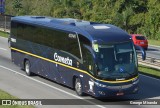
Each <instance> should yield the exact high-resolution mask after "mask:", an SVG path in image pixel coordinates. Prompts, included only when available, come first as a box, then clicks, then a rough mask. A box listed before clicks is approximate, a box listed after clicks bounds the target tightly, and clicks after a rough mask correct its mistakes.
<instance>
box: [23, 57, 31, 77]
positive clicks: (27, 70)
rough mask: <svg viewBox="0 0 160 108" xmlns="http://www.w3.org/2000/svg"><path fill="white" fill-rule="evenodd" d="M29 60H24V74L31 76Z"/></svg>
mask: <svg viewBox="0 0 160 108" xmlns="http://www.w3.org/2000/svg"><path fill="white" fill-rule="evenodd" d="M30 66H31V65H30V62H29V60H27V61H26V62H25V67H24V68H25V72H26V75H28V76H31V75H32V73H31V71H30Z"/></svg>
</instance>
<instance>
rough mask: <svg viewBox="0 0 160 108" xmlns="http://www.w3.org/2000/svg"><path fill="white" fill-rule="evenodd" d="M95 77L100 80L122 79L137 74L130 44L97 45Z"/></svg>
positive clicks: (134, 56) (133, 53) (134, 57)
mask: <svg viewBox="0 0 160 108" xmlns="http://www.w3.org/2000/svg"><path fill="white" fill-rule="evenodd" d="M96 56H97V68H98V69H97V71H98V73H97V76H98V77H100V78H102V79H115V80H117V79H122V78H124V79H125V78H128V77H131V76H134V75H136V74H137V63H136V62H137V60H136V54H135V50H134V47H133V44H132V43H131V42H125V43H118V44H110V45H99V52H98V53H97V54H96Z"/></svg>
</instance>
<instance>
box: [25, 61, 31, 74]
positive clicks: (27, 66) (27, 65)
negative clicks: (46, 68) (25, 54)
mask: <svg viewBox="0 0 160 108" xmlns="http://www.w3.org/2000/svg"><path fill="white" fill-rule="evenodd" d="M25 69H26V72H27V73H29V71H30V69H29V64H28V63H27V64H26V68H25Z"/></svg>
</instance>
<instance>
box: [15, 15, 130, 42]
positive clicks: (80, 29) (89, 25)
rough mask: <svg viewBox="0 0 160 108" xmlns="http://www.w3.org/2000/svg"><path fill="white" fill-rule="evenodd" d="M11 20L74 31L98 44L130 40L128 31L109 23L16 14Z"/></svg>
mask: <svg viewBox="0 0 160 108" xmlns="http://www.w3.org/2000/svg"><path fill="white" fill-rule="evenodd" d="M13 20H14V21H19V22H24V23H29V24H32V25H39V26H45V27H49V28H53V29H58V30H63V31H67V32H72V33H73V32H76V33H78V34H81V35H83V36H85V37H86V38H88V39H89V40H90V41H94V40H96V41H97V42H98V43H99V44H107V43H117V42H124V41H129V40H130V36H129V35H128V33H126V32H125V31H123V30H122V29H120V28H118V27H116V26H114V25H111V24H102V23H95V22H89V21H83V20H77V19H72V18H61V19H60V18H52V17H43V16H16V17H13V18H12V21H13Z"/></svg>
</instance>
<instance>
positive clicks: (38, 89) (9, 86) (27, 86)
mask: <svg viewBox="0 0 160 108" xmlns="http://www.w3.org/2000/svg"><path fill="white" fill-rule="evenodd" d="M139 85H140V91H139V93H138V94H134V95H128V96H123V97H117V98H114V99H113V98H109V99H107V100H98V99H94V98H93V97H91V96H83V97H79V96H77V95H76V93H75V91H74V90H72V89H70V88H67V87H65V86H62V85H59V84H57V83H55V82H52V81H50V80H47V79H44V78H42V77H39V76H32V77H28V76H26V75H25V72H24V71H23V70H21V69H20V68H19V67H17V66H16V65H14V64H13V63H12V62H11V60H10V49H9V48H8V46H7V39H5V38H1V37H0V89H2V90H4V91H6V92H8V93H10V94H12V95H14V96H16V97H18V98H21V99H66V100H67V99H79V100H76V101H80V99H83V101H85V102H86V103H89V104H92V105H72V106H71V105H67V106H66V105H58V106H57V105H56V106H36V107H38V108H44V107H45V108H47V107H48V108H54V107H55V108H62V107H66V108H67V107H69V108H72V107H73V108H75V107H76V108H128V107H131V108H132V107H133V108H135V107H137V108H159V107H160V105H143V106H142V105H117V103H118V104H121V103H123V101H117V102H114V101H113V100H124V99H125V100H129V101H134V100H135V99H137V100H138V101H141V100H143V99H158V100H160V80H158V79H155V78H152V77H148V76H144V75H140V84H139ZM87 99H91V100H87ZM110 99H112V100H111V101H109V100H110ZM62 101H65V100H62ZM112 101H113V102H112ZM73 102H74V100H73ZM71 103H72V101H71ZM97 103H101V104H105V105H97ZM62 104H63V102H62ZM0 107H1V106H0Z"/></svg>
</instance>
